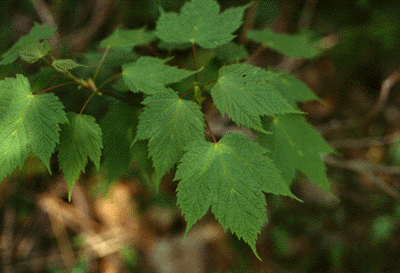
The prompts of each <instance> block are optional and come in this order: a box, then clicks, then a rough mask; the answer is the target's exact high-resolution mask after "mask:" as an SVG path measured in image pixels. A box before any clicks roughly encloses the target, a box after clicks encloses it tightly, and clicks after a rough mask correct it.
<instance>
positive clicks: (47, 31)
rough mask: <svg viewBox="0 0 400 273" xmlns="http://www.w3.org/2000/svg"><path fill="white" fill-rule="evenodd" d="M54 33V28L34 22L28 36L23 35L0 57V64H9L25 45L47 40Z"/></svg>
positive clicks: (16, 57)
mask: <svg viewBox="0 0 400 273" xmlns="http://www.w3.org/2000/svg"><path fill="white" fill-rule="evenodd" d="M55 33H56V29H55V28H51V27H50V26H47V25H41V24H38V23H36V22H35V25H34V27H33V28H32V29H31V31H30V32H29V34H28V35H25V36H23V37H21V38H19V40H18V41H17V42H16V43H15V44H14V45H13V46H12V48H10V49H9V50H8V51H6V52H4V53H3V54H2V55H1V58H2V60H1V61H0V64H2V65H4V64H9V63H12V62H14V61H15V60H16V59H18V53H19V52H20V51H22V50H24V47H25V45H26V44H29V43H32V42H35V41H39V40H42V39H48V38H50V37H52V36H53V35H54V34H55Z"/></svg>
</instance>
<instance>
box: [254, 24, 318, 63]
mask: <svg viewBox="0 0 400 273" xmlns="http://www.w3.org/2000/svg"><path fill="white" fill-rule="evenodd" d="M247 36H248V37H249V38H250V39H251V40H253V41H255V42H259V43H262V44H263V45H265V46H266V47H270V48H272V49H273V50H276V51H278V52H280V53H282V54H283V55H286V56H289V57H293V58H314V57H316V56H317V55H318V54H319V51H318V50H317V49H316V48H317V42H314V41H312V40H311V38H310V35H308V34H306V33H302V34H296V35H287V34H279V33H274V32H273V31H272V30H271V29H269V28H266V29H263V30H249V31H248V32H247Z"/></svg>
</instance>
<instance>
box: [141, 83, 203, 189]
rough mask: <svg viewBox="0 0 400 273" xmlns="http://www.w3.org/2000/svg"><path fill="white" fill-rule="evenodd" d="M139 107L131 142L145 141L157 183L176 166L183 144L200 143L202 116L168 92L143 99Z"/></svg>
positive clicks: (191, 106) (190, 105)
mask: <svg viewBox="0 0 400 273" xmlns="http://www.w3.org/2000/svg"><path fill="white" fill-rule="evenodd" d="M143 104H145V105H146V106H145V107H144V111H143V113H142V114H141V115H140V117H139V126H138V132H137V135H136V138H135V141H136V140H139V139H147V138H148V139H149V154H150V156H151V157H152V159H153V165H154V167H155V169H156V175H157V182H159V181H160V180H161V178H162V177H163V176H164V175H165V173H166V172H168V171H169V170H170V169H171V168H172V167H173V166H174V165H175V164H177V163H178V161H179V159H180V157H181V156H182V154H183V147H184V146H185V145H186V144H188V143H189V142H190V141H196V140H200V139H204V126H205V124H204V118H203V113H202V112H201V111H200V107H199V106H198V105H197V104H196V103H194V102H191V101H186V100H182V99H180V98H179V97H178V95H177V94H176V93H175V92H174V91H173V90H172V89H165V90H164V91H163V92H159V93H157V94H155V95H153V96H150V97H148V98H146V99H145V100H144V101H143Z"/></svg>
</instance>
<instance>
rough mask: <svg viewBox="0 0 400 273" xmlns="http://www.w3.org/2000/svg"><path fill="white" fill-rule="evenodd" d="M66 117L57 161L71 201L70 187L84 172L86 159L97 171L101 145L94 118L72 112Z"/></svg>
mask: <svg viewBox="0 0 400 273" xmlns="http://www.w3.org/2000/svg"><path fill="white" fill-rule="evenodd" d="M67 116H68V120H69V124H66V125H62V128H61V129H62V131H61V136H60V144H59V146H58V150H59V153H58V159H59V162H60V169H62V171H63V173H64V176H65V180H66V181H67V184H68V189H69V192H68V200H71V192H72V187H73V186H74V184H75V182H76V180H77V179H78V178H79V175H80V173H81V172H82V171H83V172H84V171H85V166H86V164H87V162H88V157H89V158H90V159H91V160H92V161H93V163H94V165H95V167H96V168H97V169H99V167H100V157H101V149H102V148H103V143H102V135H101V129H100V126H99V125H98V124H97V123H96V121H95V118H94V117H92V116H87V115H78V114H76V113H72V112H69V113H68V114H67Z"/></svg>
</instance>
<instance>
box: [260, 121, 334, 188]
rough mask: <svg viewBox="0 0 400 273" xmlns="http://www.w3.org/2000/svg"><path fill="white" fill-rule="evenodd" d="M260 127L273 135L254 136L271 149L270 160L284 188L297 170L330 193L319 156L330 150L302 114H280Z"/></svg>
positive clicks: (324, 169) (322, 162) (323, 165)
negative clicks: (273, 163)
mask: <svg viewBox="0 0 400 273" xmlns="http://www.w3.org/2000/svg"><path fill="white" fill-rule="evenodd" d="M263 127H264V128H265V130H268V131H270V132H272V133H273V134H269V135H264V134H262V133H259V134H258V141H259V143H260V145H262V146H263V147H266V148H267V149H269V150H271V158H272V159H273V160H274V162H275V164H276V166H277V167H278V168H279V169H280V170H282V175H283V177H284V179H285V181H286V183H287V184H288V185H290V184H291V183H292V179H293V178H294V176H295V171H296V170H300V171H302V172H303V173H304V174H305V175H307V176H308V178H310V179H311V180H312V181H314V182H315V183H316V184H317V185H319V186H320V187H322V188H324V189H326V190H328V191H330V186H329V182H328V178H327V176H326V166H325V163H324V161H323V160H322V158H321V154H327V153H332V152H334V150H333V149H332V148H331V147H330V146H329V145H328V144H327V143H326V142H325V140H324V139H323V138H322V137H321V135H320V133H319V132H318V131H317V130H316V129H315V128H313V127H312V126H311V125H310V124H309V123H308V122H307V120H306V119H305V117H304V116H302V115H280V116H278V117H275V118H274V119H269V118H263Z"/></svg>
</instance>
